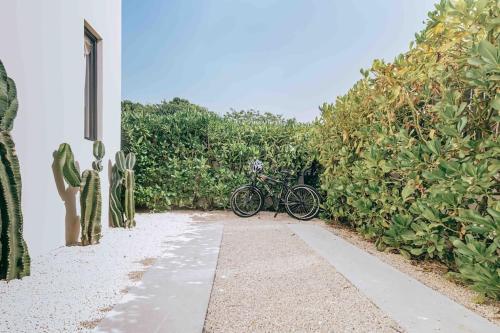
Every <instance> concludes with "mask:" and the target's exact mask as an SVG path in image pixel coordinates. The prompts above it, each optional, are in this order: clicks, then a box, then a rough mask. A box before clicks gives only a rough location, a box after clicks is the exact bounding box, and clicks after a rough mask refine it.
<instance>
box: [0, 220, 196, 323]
mask: <svg viewBox="0 0 500 333" xmlns="http://www.w3.org/2000/svg"><path fill="white" fill-rule="evenodd" d="M190 221H191V218H190V217H189V215H188V214H185V213H165V214H154V215H152V214H151V215H150V214H139V215H138V216H137V227H136V228H134V229H132V230H124V229H110V230H108V231H107V232H106V233H105V234H104V237H103V238H102V240H101V244H99V245H94V246H86V247H80V246H73V247H61V248H58V249H55V250H53V251H51V252H50V253H48V254H46V255H43V256H40V257H36V258H32V266H31V272H32V275H31V276H30V277H27V278H24V279H22V280H14V281H11V282H9V283H7V282H5V281H0V332H16V333H23V332H29V333H32V332H37V333H40V332H51V333H52V332H77V331H87V330H90V329H91V328H92V327H93V326H95V324H96V323H97V322H98V321H99V320H100V319H102V318H103V317H104V316H105V314H106V311H109V310H110V309H111V307H112V306H113V305H114V304H116V303H118V302H119V301H120V299H121V298H122V297H123V295H124V291H125V290H126V289H127V287H130V286H132V285H134V284H137V283H140V282H133V281H132V280H131V278H132V279H134V280H136V281H137V280H140V279H137V278H134V275H137V273H138V271H142V270H144V263H145V262H144V260H145V259H148V258H156V257H159V256H160V255H161V254H162V253H163V252H164V251H168V249H167V247H166V245H168V241H169V240H174V239H177V238H181V237H182V234H184V233H186V232H189V231H191V229H193V228H196V226H195V225H193V224H190V223H189V222H190ZM165 243H166V244H165ZM141 261H143V263H141ZM146 261H151V260H146ZM131 272H132V273H131ZM130 273H131V274H130ZM134 273H135V274H134ZM139 275H140V273H139ZM125 292H126V291H125Z"/></svg>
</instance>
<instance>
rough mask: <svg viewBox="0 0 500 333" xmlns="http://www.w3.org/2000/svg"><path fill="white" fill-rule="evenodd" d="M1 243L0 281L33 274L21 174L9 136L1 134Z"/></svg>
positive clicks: (8, 134)
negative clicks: (24, 234)
mask: <svg viewBox="0 0 500 333" xmlns="http://www.w3.org/2000/svg"><path fill="white" fill-rule="evenodd" d="M0 157H1V163H0V205H1V207H2V209H1V222H2V232H1V236H0V238H1V242H2V249H1V251H2V253H1V257H0V278H1V279H7V280H11V279H16V278H22V277H24V276H27V275H29V274H30V259H29V253H28V249H27V246H26V242H25V241H24V240H23V236H22V233H23V225H22V223H23V216H22V212H21V174H20V171H19V160H18V159H17V155H16V152H15V149H14V142H13V141H12V138H11V136H10V133H9V132H4V131H2V132H0Z"/></svg>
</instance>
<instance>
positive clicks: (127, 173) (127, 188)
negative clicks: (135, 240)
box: [109, 151, 136, 228]
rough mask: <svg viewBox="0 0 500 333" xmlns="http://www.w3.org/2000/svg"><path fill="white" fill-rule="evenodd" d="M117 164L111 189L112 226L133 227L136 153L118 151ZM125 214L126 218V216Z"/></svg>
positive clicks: (112, 175) (112, 176)
mask: <svg viewBox="0 0 500 333" xmlns="http://www.w3.org/2000/svg"><path fill="white" fill-rule="evenodd" d="M115 160H116V164H114V165H113V167H112V169H111V181H110V185H109V186H110V191H109V193H110V194H109V195H110V197H109V212H110V220H111V226H112V227H121V228H132V227H134V226H135V219H134V216H135V198H134V190H135V177H134V166H135V162H136V158H135V155H134V153H128V154H127V156H125V153H124V152H123V151H119V152H117V153H116V157H115ZM124 215H125V217H126V218H124Z"/></svg>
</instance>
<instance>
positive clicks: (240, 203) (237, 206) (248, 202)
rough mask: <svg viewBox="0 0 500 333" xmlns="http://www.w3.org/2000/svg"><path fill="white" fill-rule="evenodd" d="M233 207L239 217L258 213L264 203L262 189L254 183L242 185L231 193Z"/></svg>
mask: <svg viewBox="0 0 500 333" xmlns="http://www.w3.org/2000/svg"><path fill="white" fill-rule="evenodd" d="M230 200H231V202H230V203H231V209H232V211H233V213H235V214H236V215H238V216H239V217H250V216H254V215H255V214H257V213H258V212H259V211H260V210H261V209H262V205H263V204H264V198H263V196H262V194H261V192H260V190H259V189H258V188H257V187H255V186H252V185H245V186H242V187H240V188H238V189H236V191H234V192H233V194H232V195H231V199H230Z"/></svg>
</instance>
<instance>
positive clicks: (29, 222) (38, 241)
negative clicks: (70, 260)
mask: <svg viewBox="0 0 500 333" xmlns="http://www.w3.org/2000/svg"><path fill="white" fill-rule="evenodd" d="M84 20H86V21H87V22H89V23H90V24H91V25H92V27H93V28H94V29H95V30H96V31H97V32H98V33H99V34H100V36H101V37H102V38H103V41H102V52H103V53H102V65H103V67H102V74H103V75H102V79H103V82H102V83H103V86H102V87H103V88H102V89H103V90H102V92H103V97H102V103H103V132H102V141H103V142H104V144H105V145H106V156H105V158H104V162H105V163H103V164H104V167H105V169H104V171H103V172H102V173H101V180H102V189H103V216H102V223H103V227H104V230H103V232H104V237H103V240H102V241H106V239H105V238H106V236H105V233H106V231H107V224H108V222H107V221H108V216H107V215H108V180H107V174H108V163H107V162H108V159H109V158H112V157H113V156H114V154H115V152H116V151H117V150H118V149H119V147H120V100H121V0H43V1H42V0H0V35H1V36H2V37H1V43H0V59H1V60H2V61H3V63H4V65H5V67H6V69H7V73H8V75H9V76H10V77H12V78H13V79H14V80H15V82H16V85H17V90H18V99H19V111H18V115H17V118H16V120H15V123H14V130H13V137H14V141H15V143H16V149H17V152H18V156H19V161H20V165H21V175H22V183H23V192H22V207H23V213H24V235H25V239H26V241H27V243H28V247H29V250H30V253H31V254H32V256H36V255H39V254H42V253H45V252H47V251H49V250H50V249H53V248H56V247H58V246H63V245H64V244H65V223H64V217H65V208H64V204H63V202H62V200H61V198H60V197H59V195H58V193H57V190H56V187H55V183H54V178H53V174H52V168H51V165H52V161H53V158H52V153H53V151H54V150H56V149H57V147H58V146H59V144H60V143H62V142H67V143H69V144H71V146H72V148H73V152H74V154H75V158H76V160H77V161H78V162H79V164H80V167H81V169H82V170H83V169H86V168H90V167H91V162H92V160H93V156H92V142H91V141H88V140H85V139H84V99H83V98H84V70H85V63H84V56H83V31H84Z"/></svg>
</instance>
